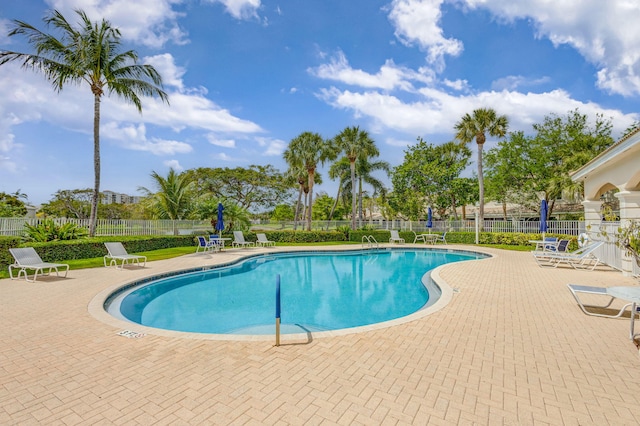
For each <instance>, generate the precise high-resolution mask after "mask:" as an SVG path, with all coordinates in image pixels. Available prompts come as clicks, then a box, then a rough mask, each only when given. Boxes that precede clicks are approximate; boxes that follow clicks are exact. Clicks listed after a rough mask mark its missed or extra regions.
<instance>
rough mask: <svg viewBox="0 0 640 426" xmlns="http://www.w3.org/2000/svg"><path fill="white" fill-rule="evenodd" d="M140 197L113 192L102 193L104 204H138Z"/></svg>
mask: <svg viewBox="0 0 640 426" xmlns="http://www.w3.org/2000/svg"><path fill="white" fill-rule="evenodd" d="M140 198H141V197H140V196H137V195H128V194H120V193H117V192H113V191H108V190H107V191H103V192H102V204H138V203H139V202H140Z"/></svg>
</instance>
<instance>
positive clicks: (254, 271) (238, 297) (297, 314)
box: [105, 249, 486, 335]
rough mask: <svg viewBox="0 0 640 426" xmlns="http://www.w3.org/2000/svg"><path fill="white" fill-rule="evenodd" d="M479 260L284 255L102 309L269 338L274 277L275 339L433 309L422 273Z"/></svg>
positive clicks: (169, 324) (155, 285)
mask: <svg viewBox="0 0 640 426" xmlns="http://www.w3.org/2000/svg"><path fill="white" fill-rule="evenodd" d="M483 257H486V255H484V254H481V253H474V252H459V251H452V250H442V249H379V250H358V251H347V252H345V251H331V252H313V253H311V252H287V253H276V254H268V255H260V256H253V257H250V258H246V259H244V260H242V261H240V262H238V263H236V264H232V265H227V266H224V267H218V268H212V269H210V270H206V271H202V270H200V271H196V272H190V273H181V274H178V275H175V276H169V277H164V278H161V279H157V280H154V281H152V282H145V283H140V284H135V285H130V286H127V288H126V289H124V290H121V291H118V292H116V293H114V294H113V295H112V296H111V297H109V298H108V299H107V301H106V302H105V309H106V310H107V311H108V312H109V313H110V314H111V315H113V316H115V317H116V318H119V319H123V320H125V321H130V322H133V323H137V324H141V325H144V326H147V327H153V328H159V329H165V330H175V331H182V332H191V333H214V334H240V335H264V334H274V332H275V283H276V277H277V276H278V275H280V278H281V296H282V302H281V303H282V315H281V333H283V334H293V333H308V332H318V331H327V330H338V329H348V328H353V327H360V326H364V325H369V324H375V323H382V322H386V321H390V320H394V319H397V318H401V317H404V316H407V315H410V314H412V313H414V312H416V311H418V310H421V309H424V308H425V307H427V306H430V305H431V304H433V303H435V302H436V301H437V299H438V297H439V295H440V293H439V288H438V286H436V285H434V284H433V283H432V282H431V280H430V279H429V276H428V272H429V271H431V270H433V269H434V268H436V267H437V266H440V265H442V264H445V263H451V262H458V261H463V260H471V259H479V258H483Z"/></svg>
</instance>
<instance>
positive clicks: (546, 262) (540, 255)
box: [531, 241, 603, 271]
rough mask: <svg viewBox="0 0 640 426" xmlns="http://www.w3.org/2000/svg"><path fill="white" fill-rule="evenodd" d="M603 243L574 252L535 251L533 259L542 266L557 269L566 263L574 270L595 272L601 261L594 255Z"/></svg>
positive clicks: (599, 242) (592, 244)
mask: <svg viewBox="0 0 640 426" xmlns="http://www.w3.org/2000/svg"><path fill="white" fill-rule="evenodd" d="M602 244H603V242H602V241H596V242H594V243H591V244H589V245H587V246H584V247H582V248H579V249H578V250H575V251H572V252H565V253H563V252H555V251H533V252H531V253H532V254H533V258H534V259H535V261H536V262H537V263H538V265H540V266H547V267H553V268H556V267H557V266H558V265H560V264H562V263H566V264H567V265H569V266H571V267H572V268H574V269H588V270H590V271H593V270H594V269H595V268H596V266H598V264H599V263H600V259H599V258H598V257H597V256H596V255H595V254H594V251H596V250H597V249H598V248H600V246H601V245H602Z"/></svg>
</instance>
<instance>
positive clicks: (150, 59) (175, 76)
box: [143, 53, 186, 92]
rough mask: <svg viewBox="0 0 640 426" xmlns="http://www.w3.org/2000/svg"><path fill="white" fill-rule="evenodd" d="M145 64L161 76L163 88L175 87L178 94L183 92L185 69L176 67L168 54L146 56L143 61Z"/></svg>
mask: <svg viewBox="0 0 640 426" xmlns="http://www.w3.org/2000/svg"><path fill="white" fill-rule="evenodd" d="M143 62H144V63H145V64H149V65H152V66H153V67H154V68H155V69H156V71H158V73H159V74H160V75H161V76H162V84H163V86H165V87H175V88H176V89H177V90H178V91H179V92H182V91H183V90H184V83H183V81H182V77H183V76H184V74H185V72H186V69H184V68H182V67H179V66H177V65H176V63H175V61H174V60H173V56H171V55H170V54H169V53H164V54H162V55H155V56H147V57H146V58H144V59H143Z"/></svg>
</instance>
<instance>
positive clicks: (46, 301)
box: [0, 249, 640, 425]
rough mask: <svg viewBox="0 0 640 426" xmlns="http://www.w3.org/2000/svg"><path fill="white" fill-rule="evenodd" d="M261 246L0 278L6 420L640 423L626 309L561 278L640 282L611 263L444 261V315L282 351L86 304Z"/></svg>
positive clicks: (1, 413)
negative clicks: (608, 306)
mask: <svg viewBox="0 0 640 426" xmlns="http://www.w3.org/2000/svg"><path fill="white" fill-rule="evenodd" d="M260 250H263V249H245V250H244V251H240V250H229V251H227V252H226V253H222V254H220V253H216V254H211V255H209V254H207V255H188V256H184V257H181V258H177V259H170V260H165V261H158V262H150V263H148V264H147V267H146V268H144V269H140V270H138V269H134V268H130V269H125V270H124V271H119V270H118V271H117V270H114V269H108V268H99V269H91V270H73V271H70V273H69V277H68V278H67V279H62V278H55V277H45V278H42V279H38V281H37V282H36V283H26V282H25V281H24V280H20V281H16V280H14V281H12V280H8V279H7V280H0V304H1V305H0V306H1V309H0V324H1V328H0V424H3V425H30V424H61V425H75V424H86V425H94V424H116V425H117V424H125V425H130V424H143V425H151V424H153V425H155V424H160V425H162V424H167V425H178V424H282V425H284V424H349V425H351V424H363V425H370V424H430V425H452V424H465V425H472V424H478V425H501V424H505V425H534V424H535V425H544V424H548V425H561V424H566V425H606V424H610V425H637V424H640V386H639V384H640V357H639V356H638V349H637V348H636V346H635V345H634V344H633V342H632V341H631V340H630V339H629V318H628V317H627V318H622V319H607V318H597V317H590V316H586V315H584V314H583V313H582V312H581V311H580V309H579V308H578V306H577V305H576V303H575V301H574V300H573V298H572V297H571V294H570V293H569V291H568V289H567V288H566V284H567V283H580V284H585V285H596V286H612V285H640V284H639V283H638V281H637V280H634V279H632V278H628V277H623V276H622V275H621V274H620V273H619V272H615V271H612V270H609V269H607V268H599V269H597V270H596V271H594V272H586V271H574V270H571V269H569V268H558V269H543V268H540V267H538V266H537V265H536V264H535V262H534V260H533V258H532V257H531V255H530V254H529V253H522V252H511V251H502V250H492V249H482V250H483V251H486V252H489V253H492V254H494V255H495V257H493V258H491V259H486V260H482V261H472V262H463V263H457V264H452V265H447V266H444V267H443V268H442V269H441V270H440V271H439V275H440V277H441V279H443V280H445V281H446V282H447V283H449V285H450V286H451V287H452V288H454V291H453V293H452V296H451V301H450V303H449V304H448V305H447V306H446V307H444V308H443V309H440V310H438V311H437V312H434V313H432V314H430V315H428V316H425V317H423V318H420V319H417V320H414V321H411V322H408V323H405V324H401V325H396V326H393V327H389V328H385V329H377V330H372V331H365V332H362V333H357V334H346V335H338V336H329V337H314V338H312V339H310V341H300V340H296V341H294V340H286V339H283V345H282V346H280V347H275V346H274V345H273V343H274V342H273V341H266V340H258V341H223V340H211V339H198V338H189V337H181V336H176V335H174V334H173V333H168V332H167V333H150V334H147V335H146V336H145V337H143V338H139V339H130V338H126V337H122V336H119V335H117V333H118V332H120V331H122V330H124V329H126V328H127V326H126V324H122V323H119V322H118V321H116V320H106V321H105V320H103V319H101V315H100V314H99V313H98V314H96V313H95V312H90V311H92V310H95V305H96V295H98V294H101V293H103V292H104V291H105V289H109V288H111V287H113V286H115V285H117V284H123V283H126V282H129V281H131V280H134V279H135V278H138V277H142V276H146V275H151V274H157V273H160V272H162V271H167V270H173V269H182V268H187V267H190V266H197V265H204V264H212V263H215V262H224V261H228V260H229V259H232V258H235V257H238V256H239V254H238V253H250V252H251V253H255V252H257V251H260ZM639 327H640V324H639ZM130 329H135V327H134V328H130Z"/></svg>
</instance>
